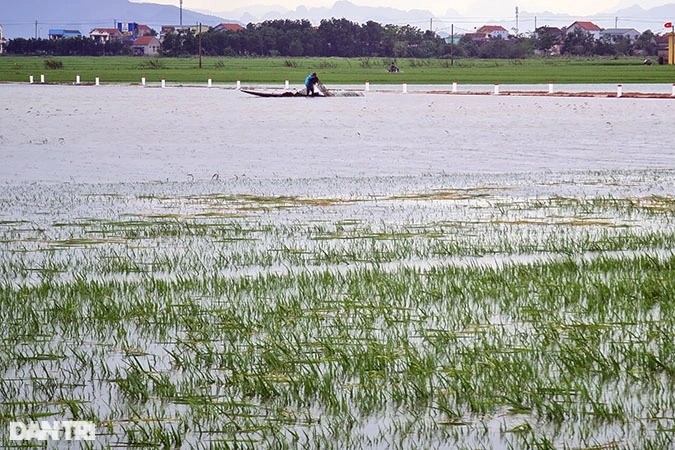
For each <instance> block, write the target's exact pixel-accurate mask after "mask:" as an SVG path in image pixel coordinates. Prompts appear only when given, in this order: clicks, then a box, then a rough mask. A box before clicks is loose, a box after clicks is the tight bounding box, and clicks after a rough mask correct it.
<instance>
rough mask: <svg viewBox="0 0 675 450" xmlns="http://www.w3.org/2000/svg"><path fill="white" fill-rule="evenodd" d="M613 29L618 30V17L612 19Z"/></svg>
mask: <svg viewBox="0 0 675 450" xmlns="http://www.w3.org/2000/svg"><path fill="white" fill-rule="evenodd" d="M614 28H619V18H618V17H615V18H614Z"/></svg>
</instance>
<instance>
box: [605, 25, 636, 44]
mask: <svg viewBox="0 0 675 450" xmlns="http://www.w3.org/2000/svg"><path fill="white" fill-rule="evenodd" d="M600 37H601V38H603V39H606V40H608V41H610V42H616V41H617V40H619V39H621V38H626V39H628V40H629V41H630V42H635V41H636V40H637V38H639V37H640V32H639V31H638V30H636V29H635V28H607V29H604V30H602V31H601V32H600Z"/></svg>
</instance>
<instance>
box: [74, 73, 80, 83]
mask: <svg viewBox="0 0 675 450" xmlns="http://www.w3.org/2000/svg"><path fill="white" fill-rule="evenodd" d="M75 84H80V76H79V75H76V76H75Z"/></svg>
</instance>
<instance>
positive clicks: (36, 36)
mask: <svg viewBox="0 0 675 450" xmlns="http://www.w3.org/2000/svg"><path fill="white" fill-rule="evenodd" d="M37 38H38V35H37V20H36V21H35V39H37Z"/></svg>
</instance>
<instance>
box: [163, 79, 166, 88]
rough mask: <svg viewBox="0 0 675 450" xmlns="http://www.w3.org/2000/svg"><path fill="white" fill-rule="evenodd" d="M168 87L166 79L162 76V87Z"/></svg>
mask: <svg viewBox="0 0 675 450" xmlns="http://www.w3.org/2000/svg"><path fill="white" fill-rule="evenodd" d="M165 87H166V80H165V79H163V78H162V88H165Z"/></svg>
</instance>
